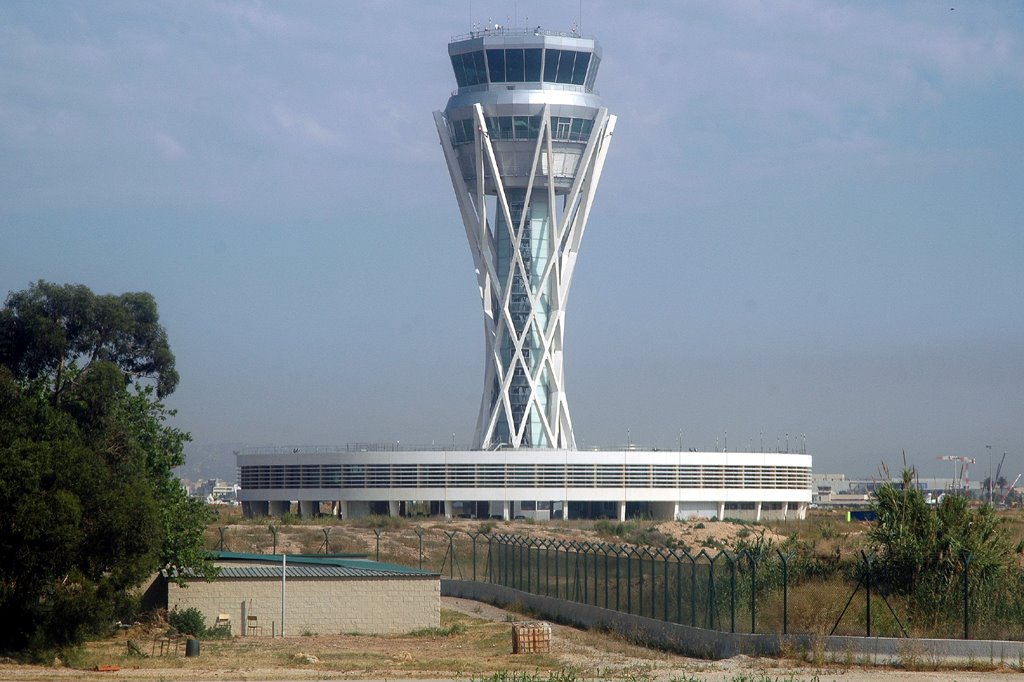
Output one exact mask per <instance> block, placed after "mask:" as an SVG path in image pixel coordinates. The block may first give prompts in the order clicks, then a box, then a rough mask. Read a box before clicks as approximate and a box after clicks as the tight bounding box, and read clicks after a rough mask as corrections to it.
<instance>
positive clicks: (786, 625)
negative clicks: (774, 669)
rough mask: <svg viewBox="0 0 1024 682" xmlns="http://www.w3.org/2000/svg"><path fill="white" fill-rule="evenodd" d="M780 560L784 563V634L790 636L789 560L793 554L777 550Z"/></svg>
mask: <svg viewBox="0 0 1024 682" xmlns="http://www.w3.org/2000/svg"><path fill="white" fill-rule="evenodd" d="M775 552H776V553H777V554H778V555H779V560H780V561H781V562H782V634H784V635H788V634H789V560H790V559H792V558H793V555H792V554H783V553H782V550H781V549H776V550H775Z"/></svg>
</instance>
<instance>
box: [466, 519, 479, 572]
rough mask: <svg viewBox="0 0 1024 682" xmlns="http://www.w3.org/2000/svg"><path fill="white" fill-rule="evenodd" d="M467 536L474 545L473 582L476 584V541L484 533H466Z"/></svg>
mask: <svg viewBox="0 0 1024 682" xmlns="http://www.w3.org/2000/svg"><path fill="white" fill-rule="evenodd" d="M466 535H468V536H469V539H470V541H471V542H472V543H473V582H476V539H477V538H478V537H480V535H482V533H470V532H469V531H466Z"/></svg>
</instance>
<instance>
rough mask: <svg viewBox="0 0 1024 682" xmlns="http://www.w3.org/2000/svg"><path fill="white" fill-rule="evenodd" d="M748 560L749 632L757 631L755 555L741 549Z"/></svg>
mask: <svg viewBox="0 0 1024 682" xmlns="http://www.w3.org/2000/svg"><path fill="white" fill-rule="evenodd" d="M743 551H744V552H746V554H747V558H748V559H749V560H750V634H754V633H756V632H757V557H755V556H754V554H753V553H752V552H750V550H746V549H745V550H743Z"/></svg>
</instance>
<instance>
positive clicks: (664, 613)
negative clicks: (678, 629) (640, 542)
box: [658, 549, 672, 623]
mask: <svg viewBox="0 0 1024 682" xmlns="http://www.w3.org/2000/svg"><path fill="white" fill-rule="evenodd" d="M658 554H662V551H661V549H658ZM662 556H664V557H665V566H664V568H663V569H662V570H661V582H662V590H661V594H662V600H661V602H662V603H661V619H662V620H663V621H665V622H666V623H667V622H669V619H668V558H669V557H670V556H672V553H671V550H669V549H666V550H665V552H664V554H662Z"/></svg>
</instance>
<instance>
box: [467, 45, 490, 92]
mask: <svg viewBox="0 0 1024 682" xmlns="http://www.w3.org/2000/svg"><path fill="white" fill-rule="evenodd" d="M462 62H463V67H464V69H465V71H466V85H479V84H480V83H486V82H487V71H486V70H485V69H484V53H483V52H467V53H466V54H464V55H462Z"/></svg>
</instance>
